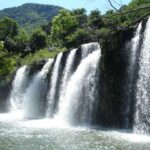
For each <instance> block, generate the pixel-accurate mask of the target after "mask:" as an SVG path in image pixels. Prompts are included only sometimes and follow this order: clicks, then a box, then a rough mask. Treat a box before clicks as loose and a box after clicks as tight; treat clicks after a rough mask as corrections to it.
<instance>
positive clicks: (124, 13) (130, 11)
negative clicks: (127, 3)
mask: <svg viewBox="0 0 150 150" xmlns="http://www.w3.org/2000/svg"><path fill="white" fill-rule="evenodd" d="M144 9H150V6H145V7H139V8H137V9H132V10H129V11H127V12H120V13H115V14H113V15H111V16H109V17H107V16H104V18H111V17H113V16H118V15H126V14H130V13H133V12H136V11H142V10H144Z"/></svg>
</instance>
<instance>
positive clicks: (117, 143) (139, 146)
mask: <svg viewBox="0 0 150 150" xmlns="http://www.w3.org/2000/svg"><path fill="white" fill-rule="evenodd" d="M0 150H150V136H141V135H136V134H127V133H121V132H117V131H99V130H93V129H87V128H86V129H85V128H66V127H64V128H63V127H61V125H60V124H57V123H55V124H53V125H52V123H51V122H50V121H45V120H31V121H29V120H26V121H25V120H24V121H23V120H22V121H21V120H20V121H9V120H2V121H1V120H0Z"/></svg>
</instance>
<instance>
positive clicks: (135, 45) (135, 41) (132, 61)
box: [124, 22, 142, 128]
mask: <svg viewBox="0 0 150 150" xmlns="http://www.w3.org/2000/svg"><path fill="white" fill-rule="evenodd" d="M141 30H142V22H141V23H140V24H139V25H138V27H137V29H136V31H135V35H134V37H133V38H132V40H131V43H127V46H126V50H127V49H129V50H130V52H128V55H129V56H128V57H129V65H128V70H127V75H126V78H127V81H126V82H127V83H126V89H125V96H124V97H125V100H124V101H125V104H124V111H125V112H124V127H125V128H128V127H129V118H130V111H131V109H132V108H131V99H132V90H133V82H134V74H135V68H136V66H137V64H136V63H137V53H138V49H139V43H140V35H141ZM130 44H131V45H130ZM128 46H129V47H128ZM130 46H131V48H130Z"/></svg>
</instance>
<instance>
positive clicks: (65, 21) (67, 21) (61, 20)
mask: <svg viewBox="0 0 150 150" xmlns="http://www.w3.org/2000/svg"><path fill="white" fill-rule="evenodd" d="M76 28H77V22H76V17H75V15H74V14H73V13H72V12H71V11H68V10H61V11H60V12H59V14H58V15H57V16H55V17H54V18H53V20H52V27H51V43H52V45H53V46H59V47H65V46H66V43H67V41H66V37H67V36H69V35H71V34H72V33H73V32H74V31H75V30H76Z"/></svg>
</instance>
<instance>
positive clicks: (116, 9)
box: [108, 0, 120, 12]
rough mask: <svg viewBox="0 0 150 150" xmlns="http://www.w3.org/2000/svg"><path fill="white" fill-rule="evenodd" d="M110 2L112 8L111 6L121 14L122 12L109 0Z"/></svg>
mask: <svg viewBox="0 0 150 150" xmlns="http://www.w3.org/2000/svg"><path fill="white" fill-rule="evenodd" d="M108 2H109V4H110V6H111V7H112V8H114V9H115V10H116V11H118V12H120V10H119V9H117V8H116V7H115V6H114V5H113V4H112V2H111V0H108Z"/></svg>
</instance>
